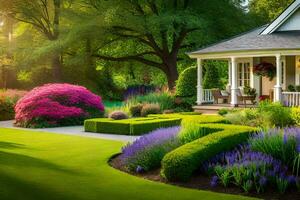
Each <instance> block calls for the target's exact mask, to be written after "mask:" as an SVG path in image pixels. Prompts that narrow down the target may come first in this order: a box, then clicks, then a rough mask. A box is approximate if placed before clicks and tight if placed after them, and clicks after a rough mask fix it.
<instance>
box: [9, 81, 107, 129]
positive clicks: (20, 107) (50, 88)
mask: <svg viewBox="0 0 300 200" xmlns="http://www.w3.org/2000/svg"><path fill="white" fill-rule="evenodd" d="M15 111H16V125H17V126H21V127H31V128H40V127H54V126H67V125H79V124H82V123H83V121H84V120H85V119H88V118H94V117H101V116H102V115H103V112H104V106H103V104H102V100H101V97H99V96H97V95H95V94H93V93H91V92H90V91H89V90H87V89H86V88H84V87H81V86H76V85H70V84H47V85H44V86H41V87H37V88H34V89H33V90H32V91H30V92H29V93H27V94H26V95H25V96H24V97H23V98H21V99H20V100H19V101H18V103H17V105H16V107H15Z"/></svg>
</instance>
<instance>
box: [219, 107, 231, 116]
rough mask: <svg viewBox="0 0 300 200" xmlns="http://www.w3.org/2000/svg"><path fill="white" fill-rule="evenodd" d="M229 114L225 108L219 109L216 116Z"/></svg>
mask: <svg viewBox="0 0 300 200" xmlns="http://www.w3.org/2000/svg"><path fill="white" fill-rule="evenodd" d="M229 112H230V111H229V109H227V108H222V109H220V110H219V111H218V114H219V115H221V116H224V115H226V114H228V113H229Z"/></svg>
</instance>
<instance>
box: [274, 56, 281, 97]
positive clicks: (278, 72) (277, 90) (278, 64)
mask: <svg viewBox="0 0 300 200" xmlns="http://www.w3.org/2000/svg"><path fill="white" fill-rule="evenodd" d="M281 100H282V67H281V56H280V55H276V85H275V87H274V102H281Z"/></svg>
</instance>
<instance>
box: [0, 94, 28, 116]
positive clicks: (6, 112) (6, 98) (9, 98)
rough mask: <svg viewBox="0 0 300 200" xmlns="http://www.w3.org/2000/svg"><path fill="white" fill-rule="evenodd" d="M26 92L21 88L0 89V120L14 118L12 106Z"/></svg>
mask: <svg viewBox="0 0 300 200" xmlns="http://www.w3.org/2000/svg"><path fill="white" fill-rule="evenodd" d="M26 92H27V91H23V90H0V121H2V120H11V119H14V117H15V112H14V107H15V105H16V103H17V101H18V100H19V99H20V98H21V97H23V96H24V95H25V94H26Z"/></svg>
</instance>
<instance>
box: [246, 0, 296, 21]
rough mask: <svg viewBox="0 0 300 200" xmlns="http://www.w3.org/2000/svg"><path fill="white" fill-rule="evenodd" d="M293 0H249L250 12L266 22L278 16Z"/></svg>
mask: <svg viewBox="0 0 300 200" xmlns="http://www.w3.org/2000/svg"><path fill="white" fill-rule="evenodd" d="M293 1H294V0H250V1H249V2H250V4H249V8H250V13H254V14H256V15H258V16H259V17H260V18H261V19H262V20H263V21H264V22H266V23H268V22H271V21H272V20H274V19H275V18H276V17H278V16H279V15H280V14H281V13H282V12H283V10H285V8H287V7H288V6H289V5H290V4H291V3H292V2H293Z"/></svg>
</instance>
